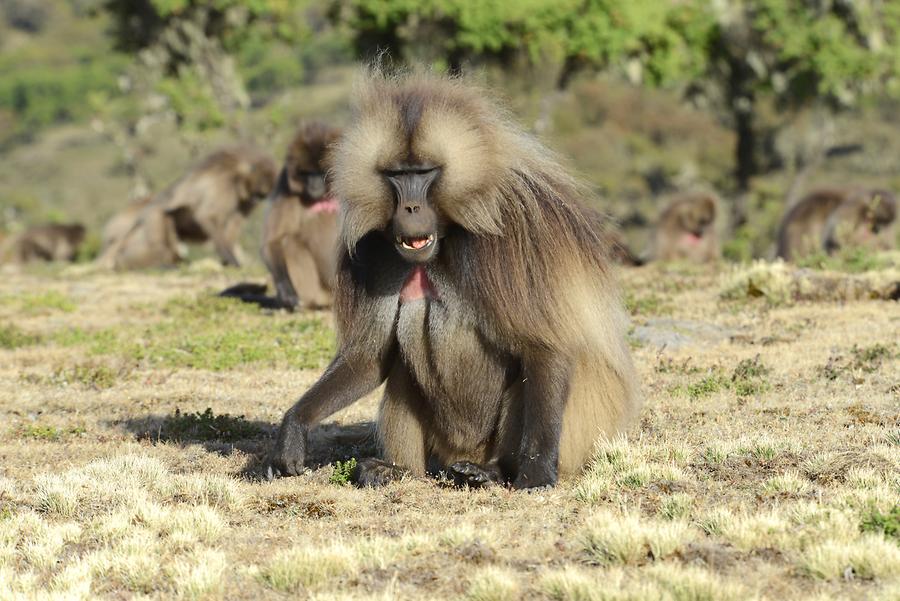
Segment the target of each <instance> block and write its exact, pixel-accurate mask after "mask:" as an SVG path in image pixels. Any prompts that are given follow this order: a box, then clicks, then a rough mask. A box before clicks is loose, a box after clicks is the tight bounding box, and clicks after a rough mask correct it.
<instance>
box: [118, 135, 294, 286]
mask: <svg viewBox="0 0 900 601" xmlns="http://www.w3.org/2000/svg"><path fill="white" fill-rule="evenodd" d="M275 172H276V166H275V162H274V161H273V160H272V159H271V157H269V156H267V155H265V154H263V153H261V152H259V151H257V150H255V149H252V148H248V147H236V148H230V149H225V150H220V151H218V152H216V153H214V154H212V155H210V156H209V157H207V158H206V159H205V160H204V161H203V162H201V163H200V164H199V165H197V166H195V167H194V168H192V169H191V170H190V171H189V172H188V173H187V174H186V175H185V176H184V177H182V178H181V179H180V180H178V181H177V182H175V183H174V184H172V185H171V186H170V187H169V188H168V189H167V190H165V191H164V192H162V193H161V194H159V195H158V196H156V197H155V198H153V200H152V201H150V202H148V203H146V204H145V205H144V206H142V207H136V206H135V205H132V206H130V207H128V208H127V209H126V210H125V214H120V215H117V216H116V217H114V218H113V219H114V220H115V221H116V224H113V223H110V224H109V226H108V228H107V229H109V230H110V231H111V233H112V231H113V230H116V229H117V228H118V225H117V224H126V225H127V223H128V221H129V219H130V217H129V214H130V213H134V212H135V211H136V212H137V217H136V218H135V219H134V221H133V224H132V226H131V228H130V229H129V230H128V231H127V233H126V234H125V235H124V236H122V238H121V239H119V240H117V241H112V242H111V245H110V246H109V247H107V248H105V249H104V251H103V254H102V255H101V262H103V263H105V264H107V265H110V266H112V267H116V268H120V269H122V268H125V269H128V268H139V267H150V266H161V265H171V264H173V263H176V262H177V261H179V260H180V257H181V256H182V253H180V252H179V249H178V242H198V243H199V242H206V241H207V240H212V242H213V245H214V247H215V249H216V253H217V254H218V255H219V258H220V259H221V260H222V263H223V264H225V265H239V264H240V263H239V260H238V255H239V254H240V253H239V251H238V249H237V246H236V245H237V239H238V236H239V234H240V230H241V227H242V226H243V224H244V222H245V221H246V218H247V215H249V214H250V212H251V211H252V210H253V209H254V208H255V207H256V205H257V203H258V201H259V200H261V199H262V198H265V197H266V196H267V195H268V194H269V192H270V191H271V190H272V186H273V185H274V183H275Z"/></svg>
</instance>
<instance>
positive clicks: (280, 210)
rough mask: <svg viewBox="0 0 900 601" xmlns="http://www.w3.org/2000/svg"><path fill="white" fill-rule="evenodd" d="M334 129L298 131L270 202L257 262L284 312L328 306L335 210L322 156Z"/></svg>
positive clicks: (337, 132)
mask: <svg viewBox="0 0 900 601" xmlns="http://www.w3.org/2000/svg"><path fill="white" fill-rule="evenodd" d="M339 135H340V130H337V129H335V128H332V127H329V126H327V125H324V124H322V123H310V124H308V125H306V126H304V127H301V128H300V130H299V131H298V132H297V134H296V136H295V137H294V140H293V141H292V142H291V145H290V147H289V148H288V152H287V157H286V158H285V161H284V168H283V169H282V170H281V174H280V175H279V176H278V182H277V184H276V185H275V190H274V191H273V192H272V195H271V197H270V199H271V202H270V204H269V208H268V212H267V213H266V220H265V225H264V227H263V244H262V257H263V261H264V262H265V264H266V266H267V267H268V268H269V272H270V273H271V274H272V278H273V280H274V281H275V291H276V295H277V297H278V301H279V302H280V303H281V304H282V305H283V306H285V307H288V308H293V307H295V306H297V305H302V306H304V307H328V306H331V290H332V288H333V286H334V275H335V272H336V270H337V252H338V248H337V247H338V236H339V234H340V229H339V227H338V216H339V209H340V207H339V205H338V201H337V199H336V198H335V197H334V196H333V195H332V193H331V190H330V189H329V184H328V182H327V180H326V178H325V170H326V167H325V164H324V160H325V154H326V151H327V150H328V146H329V145H330V144H331V143H332V142H334V141H335V140H336V139H337V138H338V136H339Z"/></svg>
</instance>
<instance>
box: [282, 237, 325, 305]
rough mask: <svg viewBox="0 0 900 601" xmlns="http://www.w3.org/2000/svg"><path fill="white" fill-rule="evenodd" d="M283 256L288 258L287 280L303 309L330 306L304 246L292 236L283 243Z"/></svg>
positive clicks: (312, 259)
mask: <svg viewBox="0 0 900 601" xmlns="http://www.w3.org/2000/svg"><path fill="white" fill-rule="evenodd" d="M283 244H284V247H283V248H284V256H285V257H289V260H290V264H289V265H288V266H287V268H288V276H289V277H288V279H289V281H290V283H291V284H292V285H293V288H294V290H296V296H298V297H299V299H300V303H302V304H303V306H304V307H309V308H318V307H329V306H331V293H330V292H328V291H327V290H326V289H325V288H323V287H322V280H321V278H320V277H319V272H318V270H317V268H316V260H315V257H313V255H312V253H311V252H310V251H309V249H308V248H306V246H304V245H303V244H301V243H300V242H299V241H298V240H296V239H295V238H294V237H292V236H288V237H286V238H285V239H284V241H283Z"/></svg>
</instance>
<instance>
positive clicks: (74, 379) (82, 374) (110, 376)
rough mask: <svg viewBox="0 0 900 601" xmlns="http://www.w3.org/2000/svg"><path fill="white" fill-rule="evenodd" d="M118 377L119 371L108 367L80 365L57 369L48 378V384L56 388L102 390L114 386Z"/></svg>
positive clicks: (93, 364) (92, 364)
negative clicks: (68, 387)
mask: <svg viewBox="0 0 900 601" xmlns="http://www.w3.org/2000/svg"><path fill="white" fill-rule="evenodd" d="M119 375H120V372H119V371H117V370H115V369H113V368H111V367H109V366H108V365H101V364H95V363H82V364H79V365H72V366H67V367H62V368H59V369H57V370H56V371H54V372H53V375H52V376H50V378H49V383H51V384H56V385H57V386H68V385H69V384H81V385H82V386H87V387H88V388H94V389H96V390H104V389H107V388H112V387H113V386H115V385H116V381H117V380H118V379H119Z"/></svg>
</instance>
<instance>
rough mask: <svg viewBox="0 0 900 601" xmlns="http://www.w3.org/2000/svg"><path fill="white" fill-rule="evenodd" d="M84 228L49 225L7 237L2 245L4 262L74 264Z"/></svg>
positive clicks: (72, 224) (74, 224)
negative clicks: (59, 262) (70, 262)
mask: <svg viewBox="0 0 900 601" xmlns="http://www.w3.org/2000/svg"><path fill="white" fill-rule="evenodd" d="M85 233H86V232H85V229H84V226H83V225H81V224H80V223H69V224H60V223H51V224H44V225H37V226H33V227H30V228H28V229H27V230H25V231H24V232H22V233H21V234H18V235H16V236H12V237H10V239H9V240H7V241H6V243H5V244H4V249H3V252H2V253H0V255H2V258H3V261H4V262H10V263H18V264H24V263H31V262H33V261H74V260H75V258H76V257H77V256H78V249H79V247H80V246H81V243H82V242H84V236H85Z"/></svg>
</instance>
